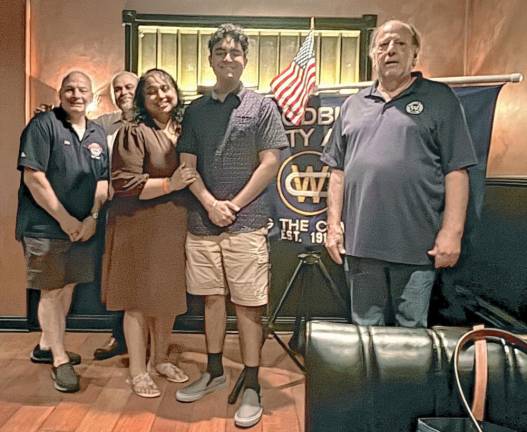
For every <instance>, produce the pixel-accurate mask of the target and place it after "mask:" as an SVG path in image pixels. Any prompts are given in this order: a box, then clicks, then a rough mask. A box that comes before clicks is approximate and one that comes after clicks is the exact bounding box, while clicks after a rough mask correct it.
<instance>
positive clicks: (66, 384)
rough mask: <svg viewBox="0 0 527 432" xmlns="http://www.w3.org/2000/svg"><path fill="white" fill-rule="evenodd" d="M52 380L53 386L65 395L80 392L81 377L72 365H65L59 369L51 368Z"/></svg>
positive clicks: (58, 367)
mask: <svg viewBox="0 0 527 432" xmlns="http://www.w3.org/2000/svg"><path fill="white" fill-rule="evenodd" d="M51 378H53V386H54V387H55V388H56V389H57V390H58V391H61V392H64V393H74V392H77V391H79V389H80V384H79V376H78V375H77V373H76V372H75V369H73V366H72V364H71V363H63V364H61V365H59V366H57V367H54V366H53V367H52V368H51Z"/></svg>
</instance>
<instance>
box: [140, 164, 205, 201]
mask: <svg viewBox="0 0 527 432" xmlns="http://www.w3.org/2000/svg"><path fill="white" fill-rule="evenodd" d="M195 180H196V170H195V169H194V168H191V167H187V165H186V163H185V162H181V164H180V165H179V167H177V169H176V170H174V173H173V174H172V176H170V177H164V178H149V179H148V180H147V181H146V183H145V185H144V187H143V190H142V191H141V193H140V194H139V199H140V200H149V199H153V198H157V197H160V196H161V195H166V194H169V193H171V192H174V191H177V190H181V189H183V188H186V187H187V186H188V185H190V184H191V183H192V182H194V181H195Z"/></svg>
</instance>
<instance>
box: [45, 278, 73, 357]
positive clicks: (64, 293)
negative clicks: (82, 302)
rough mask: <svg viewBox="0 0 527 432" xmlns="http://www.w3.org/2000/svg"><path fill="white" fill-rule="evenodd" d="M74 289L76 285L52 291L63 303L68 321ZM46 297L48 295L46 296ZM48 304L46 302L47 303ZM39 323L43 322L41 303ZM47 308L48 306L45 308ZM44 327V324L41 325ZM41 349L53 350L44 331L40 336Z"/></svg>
mask: <svg viewBox="0 0 527 432" xmlns="http://www.w3.org/2000/svg"><path fill="white" fill-rule="evenodd" d="M73 288H75V284H68V285H66V286H65V287H64V288H61V289H58V290H52V291H56V293H55V294H54V295H57V296H58V300H59V301H60V303H61V313H62V314H63V315H64V320H65V319H66V316H67V315H68V312H69V310H70V306H71V297H72V295H73ZM44 292H45V290H42V291H41V293H40V296H41V298H42V295H43V293H44ZM44 295H46V294H44ZM45 302H46V301H45ZM38 307H39V312H38V314H39V318H38V319H39V322H41V318H40V303H39V306H38ZM44 308H46V306H44ZM41 326H42V324H41ZM65 326H66V322H65V321H64V328H65ZM39 345H40V349H44V350H45V349H50V348H51V342H50V341H49V340H48V338H47V333H46V332H45V331H44V329H42V333H41V335H40V341H39Z"/></svg>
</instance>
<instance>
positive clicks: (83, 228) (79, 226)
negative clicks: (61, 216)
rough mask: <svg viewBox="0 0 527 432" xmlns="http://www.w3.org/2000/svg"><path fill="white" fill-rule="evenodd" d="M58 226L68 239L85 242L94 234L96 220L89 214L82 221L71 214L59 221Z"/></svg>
mask: <svg viewBox="0 0 527 432" xmlns="http://www.w3.org/2000/svg"><path fill="white" fill-rule="evenodd" d="M60 227H61V228H62V230H63V231H64V232H65V233H66V234H67V235H68V237H69V239H70V241H72V242H76V241H81V242H85V241H87V240H89V239H90V238H92V237H93V235H94V234H95V230H96V229H97V221H96V220H95V219H94V218H92V217H91V216H88V217H86V218H85V219H84V220H83V221H82V222H81V221H80V220H78V219H77V218H75V217H73V216H69V217H68V218H67V219H66V220H65V221H62V222H61V223H60Z"/></svg>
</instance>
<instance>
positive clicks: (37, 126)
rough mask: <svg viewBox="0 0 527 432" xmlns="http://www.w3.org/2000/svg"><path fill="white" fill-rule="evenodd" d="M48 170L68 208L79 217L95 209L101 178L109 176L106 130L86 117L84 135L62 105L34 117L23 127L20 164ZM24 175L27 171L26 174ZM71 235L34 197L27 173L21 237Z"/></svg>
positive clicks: (19, 215) (20, 198)
mask: <svg viewBox="0 0 527 432" xmlns="http://www.w3.org/2000/svg"><path fill="white" fill-rule="evenodd" d="M25 167H28V168H31V169H34V170H36V171H42V172H44V173H46V177H47V179H48V181H49V183H50V184H51V187H52V188H53V190H54V192H55V194H56V195H57V198H58V199H59V201H60V202H61V203H62V205H63V206H64V208H65V209H66V210H67V211H68V212H69V213H70V214H71V215H72V216H73V217H76V218H77V219H79V220H83V219H84V218H86V217H87V216H88V215H89V214H90V210H91V208H92V207H93V198H94V195H95V189H96V186H97V182H98V181H99V180H107V178H108V148H107V145H106V135H105V133H104V130H103V129H102V128H101V127H100V126H99V125H97V124H95V123H94V122H92V121H87V123H86V131H85V133H84V136H83V138H82V140H80V139H79V137H78V135H77V133H76V132H75V130H74V129H73V128H72V127H71V124H70V123H69V122H68V121H67V120H66V113H65V111H64V110H63V109H62V108H60V107H59V108H55V109H54V110H52V111H50V112H46V113H42V114H39V115H38V116H36V117H34V118H33V119H32V120H31V121H30V122H29V124H28V125H27V126H26V128H25V129H24V131H23V132H22V136H21V138H20V152H19V156H18V169H19V170H20V171H22V172H23V170H24V168H25ZM22 177H23V174H22ZM23 236H28V237H42V238H56V239H68V236H67V235H66V233H64V232H63V231H62V229H61V228H60V225H59V223H58V222H57V221H56V220H55V219H54V218H53V217H52V216H51V215H50V214H49V213H47V212H46V211H45V210H44V209H43V208H42V207H40V206H39V205H38V204H37V203H36V202H35V200H34V199H33V197H32V195H31V192H30V191H29V189H28V188H27V187H26V186H25V184H24V182H23V178H21V181H20V188H19V192H18V213H17V223H16V237H17V239H21V238H22V237H23Z"/></svg>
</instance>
